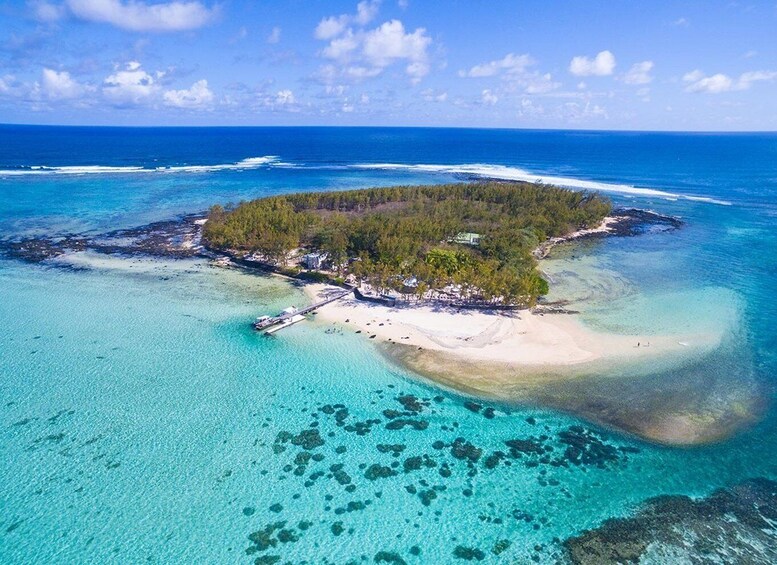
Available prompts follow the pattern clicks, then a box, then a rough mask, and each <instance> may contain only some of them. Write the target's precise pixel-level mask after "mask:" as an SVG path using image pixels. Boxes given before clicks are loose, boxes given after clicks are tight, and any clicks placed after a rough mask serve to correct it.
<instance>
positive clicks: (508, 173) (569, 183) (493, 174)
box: [351, 163, 731, 206]
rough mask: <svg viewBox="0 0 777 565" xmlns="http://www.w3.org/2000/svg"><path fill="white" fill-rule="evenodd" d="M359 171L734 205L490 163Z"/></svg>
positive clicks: (388, 166)
mask: <svg viewBox="0 0 777 565" xmlns="http://www.w3.org/2000/svg"><path fill="white" fill-rule="evenodd" d="M351 167H352V168H357V169H380V170H389V171H390V170H407V171H421V172H428V173H447V174H465V175H472V176H476V177H481V178H493V179H499V180H515V181H523V182H533V183H534V182H543V183H547V184H553V185H556V186H563V187H566V188H579V189H584V190H598V191H601V192H617V193H620V194H629V195H632V196H641V197H657V198H665V199H667V200H678V199H684V200H693V201H698V202H708V203H710V204H719V205H721V206H731V202H727V201H725V200H717V199H715V198H708V197H706V196H689V195H685V194H677V193H673V192H667V191H664V190H657V189H654V188H638V187H635V186H631V185H628V184H613V183H605V182H598V181H589V180H582V179H575V178H570V177H557V176H553V175H537V174H534V173H530V172H529V171H526V170H524V169H519V168H517V167H508V166H505V165H490V164H482V163H475V164H464V165H405V164H401V163H357V164H355V165H351Z"/></svg>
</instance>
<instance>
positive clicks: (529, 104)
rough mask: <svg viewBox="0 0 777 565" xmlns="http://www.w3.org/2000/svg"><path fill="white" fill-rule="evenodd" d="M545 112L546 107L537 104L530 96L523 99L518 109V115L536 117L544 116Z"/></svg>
mask: <svg viewBox="0 0 777 565" xmlns="http://www.w3.org/2000/svg"><path fill="white" fill-rule="evenodd" d="M544 113H545V108H543V107H542V106H541V105H538V104H535V103H534V102H533V101H532V100H530V99H528V98H523V99H522V100H521V106H520V108H519V109H518V117H519V118H520V117H536V116H542V115H543V114H544Z"/></svg>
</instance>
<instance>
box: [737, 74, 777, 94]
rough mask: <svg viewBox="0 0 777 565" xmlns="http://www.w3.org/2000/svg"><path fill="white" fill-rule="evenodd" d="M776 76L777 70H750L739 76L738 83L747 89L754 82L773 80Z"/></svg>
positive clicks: (743, 88) (741, 87)
mask: <svg viewBox="0 0 777 565" xmlns="http://www.w3.org/2000/svg"><path fill="white" fill-rule="evenodd" d="M775 78H777V72H775V71H750V72H747V73H742V74H741V75H740V76H739V81H738V82H737V85H738V86H739V88H740V89H741V90H747V89H748V88H750V86H752V84H753V83H754V82H758V81H772V80H774V79H775Z"/></svg>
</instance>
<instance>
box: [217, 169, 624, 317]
mask: <svg viewBox="0 0 777 565" xmlns="http://www.w3.org/2000/svg"><path fill="white" fill-rule="evenodd" d="M611 210H612V204H611V203H610V201H609V200H608V199H606V198H604V197H602V196H601V195H599V194H597V193H590V192H575V191H571V190H566V189H563V188H558V187H554V186H546V185H541V184H530V183H508V182H477V183H458V184H444V185H434V186H407V187H389V188H373V189H366V190H352V191H344V192H312V193H304V194H291V195H283V196H274V197H269V198H261V199H258V200H253V201H251V202H244V203H241V204H240V205H238V206H236V207H234V208H233V209H231V210H228V211H227V210H224V209H223V208H222V207H220V206H214V207H213V208H212V209H211V210H210V213H209V215H208V222H207V224H206V225H205V228H204V231H203V240H204V241H205V242H206V244H207V245H208V246H209V247H211V248H214V249H218V250H221V251H228V252H229V253H230V254H231V255H233V256H235V255H238V256H240V257H241V258H250V259H251V260H253V261H258V262H263V263H265V264H266V265H269V266H272V267H274V268H276V269H279V270H282V271H283V272H286V273H288V274H299V273H300V272H302V271H303V270H304V271H307V272H308V273H312V274H314V275H313V276H314V277H315V276H318V277H319V278H320V279H321V280H331V281H333V282H340V283H344V282H347V283H349V284H351V285H354V286H355V287H356V288H357V292H359V294H360V295H361V296H362V297H372V298H375V299H378V300H380V299H383V300H385V301H390V302H394V301H404V302H415V303H417V304H429V303H447V304H450V305H454V306H460V307H467V308H472V307H479V308H497V307H501V308H505V307H515V308H528V307H532V306H535V305H536V304H537V300H538V298H539V297H541V296H543V295H544V294H547V292H548V283H547V281H546V280H545V279H543V278H542V276H541V274H540V273H539V271H538V270H537V261H536V258H535V253H536V250H537V249H538V248H539V246H540V244H541V243H542V242H545V241H547V240H548V239H549V238H557V237H561V236H565V235H567V234H569V233H571V232H574V231H576V230H580V229H588V228H592V227H596V226H599V225H600V224H601V223H602V221H603V220H604V219H605V217H606V216H607V215H608V214H609V213H610V212H611Z"/></svg>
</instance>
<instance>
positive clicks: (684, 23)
mask: <svg viewBox="0 0 777 565" xmlns="http://www.w3.org/2000/svg"><path fill="white" fill-rule="evenodd" d="M689 23H690V22H688V18H677V19H676V20H675V21H673V22H672V25H673V26H677V27H686V26H688V24H689Z"/></svg>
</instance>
